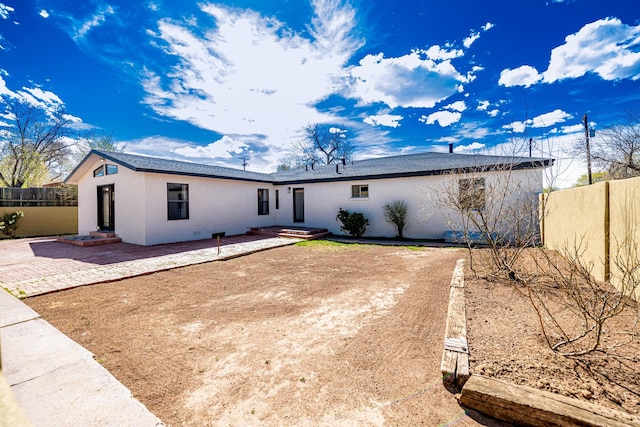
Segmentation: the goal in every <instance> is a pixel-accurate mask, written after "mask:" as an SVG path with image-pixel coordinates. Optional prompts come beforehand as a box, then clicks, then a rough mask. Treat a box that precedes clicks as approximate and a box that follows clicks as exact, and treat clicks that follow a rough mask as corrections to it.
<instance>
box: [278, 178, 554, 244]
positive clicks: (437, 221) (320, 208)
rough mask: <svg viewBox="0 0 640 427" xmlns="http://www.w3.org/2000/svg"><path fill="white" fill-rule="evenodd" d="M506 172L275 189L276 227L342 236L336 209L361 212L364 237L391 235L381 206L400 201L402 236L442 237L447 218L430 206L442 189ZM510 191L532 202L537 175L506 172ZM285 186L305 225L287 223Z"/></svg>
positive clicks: (448, 224)
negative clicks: (364, 191)
mask: <svg viewBox="0 0 640 427" xmlns="http://www.w3.org/2000/svg"><path fill="white" fill-rule="evenodd" d="M505 175H506V173H505V172H501V173H483V174H474V175H438V176H425V177H408V178H393V179H371V180H357V181H344V182H323V183H310V184H295V185H288V184H287V185H279V186H277V187H276V188H279V189H280V209H279V211H278V214H277V217H276V218H277V220H278V224H279V225H300V226H308V227H323V228H327V229H328V230H329V231H331V232H332V233H334V234H338V235H341V234H344V233H343V232H342V231H341V230H340V223H339V222H338V221H336V219H335V218H336V214H337V213H338V210H339V209H340V208H343V209H346V210H348V211H350V212H354V211H355V212H361V213H363V214H364V215H365V216H366V217H367V219H369V227H368V228H367V231H366V233H365V236H375V237H394V236H395V229H394V228H393V226H392V225H391V224H389V223H387V222H386V221H385V220H384V210H383V208H384V205H385V204H386V203H389V202H393V201H394V200H402V201H404V202H405V203H406V204H407V206H408V217H409V219H408V222H407V227H406V229H405V233H404V235H405V237H407V238H422V239H442V238H444V233H445V232H446V231H448V230H451V229H452V228H455V224H451V220H450V219H451V217H452V216H453V214H452V213H451V212H450V211H449V212H447V211H443V209H442V208H440V207H438V206H436V205H437V203H436V201H437V200H438V198H439V197H441V195H442V194H443V193H444V192H445V191H454V194H455V192H457V188H458V187H457V185H458V184H457V183H458V180H459V179H461V178H470V177H484V178H485V179H486V180H487V185H490V184H491V182H494V183H495V182H504V180H505V179H507V178H506V177H505ZM508 179H509V180H510V182H511V183H512V184H513V188H516V187H522V188H524V189H525V191H520V190H517V191H513V192H512V193H511V196H512V197H514V198H515V197H518V196H520V197H522V196H525V197H528V198H531V199H532V200H537V199H536V197H537V196H536V193H538V192H540V191H541V190H542V171H541V170H525V171H512V172H511V176H510V177H509V178H508ZM353 185H368V186H369V197H368V198H352V197H351V187H352V186H353ZM288 187H291V188H292V189H293V188H304V198H305V200H304V201H305V221H304V223H294V222H293V207H292V204H293V191H292V192H291V193H289V192H288Z"/></svg>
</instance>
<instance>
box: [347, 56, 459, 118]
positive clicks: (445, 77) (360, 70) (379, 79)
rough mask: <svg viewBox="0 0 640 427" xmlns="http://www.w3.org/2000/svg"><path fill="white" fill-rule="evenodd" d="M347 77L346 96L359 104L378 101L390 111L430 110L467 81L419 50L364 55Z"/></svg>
mask: <svg viewBox="0 0 640 427" xmlns="http://www.w3.org/2000/svg"><path fill="white" fill-rule="evenodd" d="M350 74H351V77H352V79H353V81H352V84H351V86H350V88H349V92H348V94H347V95H348V96H350V97H352V98H356V99H358V100H359V104H360V105H369V104H373V103H376V102H381V103H384V104H386V105H388V106H389V107H391V108H396V107H404V108H409V107H414V108H431V107H433V106H434V105H435V104H436V103H437V102H439V101H441V100H443V99H446V98H448V97H449V96H451V95H453V94H455V93H458V92H460V91H462V89H463V86H462V84H463V83H466V82H467V81H468V78H467V77H465V76H463V75H462V74H460V73H459V72H458V71H457V70H456V69H455V67H454V66H453V65H452V64H451V62H450V61H449V60H445V61H441V62H436V61H433V60H431V59H428V58H427V57H425V56H424V55H423V52H421V51H413V52H411V53H410V54H408V55H404V56H401V57H397V58H385V57H384V55H383V54H382V53H380V54H378V55H367V56H366V57H364V58H363V59H362V60H361V61H360V63H359V65H358V66H355V67H353V68H352V69H351V70H350Z"/></svg>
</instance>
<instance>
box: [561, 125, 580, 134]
mask: <svg viewBox="0 0 640 427" xmlns="http://www.w3.org/2000/svg"><path fill="white" fill-rule="evenodd" d="M561 131H562V133H576V132H582V131H584V126H583V125H581V124H577V125H569V126H562V129H561Z"/></svg>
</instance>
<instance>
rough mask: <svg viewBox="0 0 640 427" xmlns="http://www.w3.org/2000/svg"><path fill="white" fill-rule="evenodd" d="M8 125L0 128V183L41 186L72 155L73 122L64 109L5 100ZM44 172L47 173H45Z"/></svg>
mask: <svg viewBox="0 0 640 427" xmlns="http://www.w3.org/2000/svg"><path fill="white" fill-rule="evenodd" d="M3 101H4V104H5V105H6V110H5V112H4V115H5V118H6V119H7V120H8V122H9V123H8V125H7V126H4V127H2V128H1V129H0V156H1V160H0V184H2V185H3V186H6V187H23V186H25V185H31V186H38V185H42V184H43V183H44V182H45V181H46V180H47V179H55V178H57V177H59V175H60V173H59V172H58V173H56V172H54V173H53V176H49V177H47V173H51V172H52V171H55V170H56V169H57V168H59V167H60V166H61V165H62V164H63V163H64V162H65V159H66V158H67V155H68V154H69V148H70V145H71V143H70V142H69V138H67V137H68V135H69V125H70V124H71V119H70V118H69V116H67V115H65V113H64V111H63V110H62V109H61V108H56V109H54V110H44V109H42V108H38V107H36V106H34V105H32V104H31V103H28V102H27V101H24V100H21V99H11V98H8V97H4V98H3ZM43 171H46V172H44V173H43Z"/></svg>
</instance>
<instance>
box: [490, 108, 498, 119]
mask: <svg viewBox="0 0 640 427" xmlns="http://www.w3.org/2000/svg"><path fill="white" fill-rule="evenodd" d="M498 114H500V110H498V109H495V110H490V111H487V115H488V116H489V117H496V116H497V115H498Z"/></svg>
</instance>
